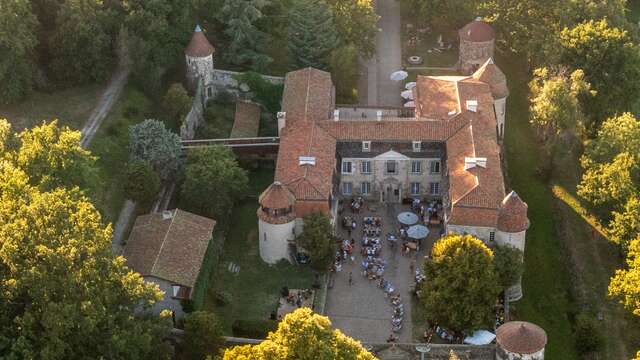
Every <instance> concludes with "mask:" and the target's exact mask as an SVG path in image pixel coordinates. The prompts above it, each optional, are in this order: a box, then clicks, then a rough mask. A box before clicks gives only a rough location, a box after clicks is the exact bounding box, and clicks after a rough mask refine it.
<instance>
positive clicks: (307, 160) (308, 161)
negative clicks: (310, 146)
mask: <svg viewBox="0 0 640 360" xmlns="http://www.w3.org/2000/svg"><path fill="white" fill-rule="evenodd" d="M299 160H300V166H303V165H311V166H316V158H315V156H300V157H299Z"/></svg>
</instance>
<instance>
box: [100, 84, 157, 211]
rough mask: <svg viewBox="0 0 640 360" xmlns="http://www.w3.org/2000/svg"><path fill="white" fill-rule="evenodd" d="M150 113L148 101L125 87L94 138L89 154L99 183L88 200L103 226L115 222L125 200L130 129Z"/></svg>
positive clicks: (128, 87) (134, 89)
mask: <svg viewBox="0 0 640 360" xmlns="http://www.w3.org/2000/svg"><path fill="white" fill-rule="evenodd" d="M151 113H152V103H151V101H150V100H149V99H148V98H147V97H146V96H145V95H144V94H143V93H142V92H141V91H140V90H138V89H137V88H135V87H134V86H133V85H127V87H125V89H124V91H123V92H122V94H121V96H120V99H119V100H118V102H117V103H116V104H115V105H114V107H113V108H112V109H111V112H110V113H109V115H108V116H107V118H106V119H105V120H104V122H103V124H102V126H101V127H100V129H99V130H98V133H97V134H96V137H95V138H94V140H93V142H92V144H91V146H90V148H89V149H90V150H91V152H92V153H93V154H94V155H96V156H97V157H98V161H97V166H98V178H99V180H98V183H97V184H95V186H93V188H92V189H91V191H90V193H91V198H92V199H93V201H94V204H95V205H96V207H97V208H98V210H100V212H101V214H102V216H103V218H104V220H105V221H106V222H115V221H116V220H117V219H118V214H119V212H120V208H121V207H122V204H123V203H124V200H125V195H124V182H125V180H126V179H125V172H124V169H125V166H126V164H127V161H128V160H129V149H128V146H129V126H130V125H133V124H136V123H138V122H140V121H142V120H144V119H145V118H146V117H148V116H150V115H151Z"/></svg>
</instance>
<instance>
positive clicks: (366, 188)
mask: <svg viewBox="0 0 640 360" xmlns="http://www.w3.org/2000/svg"><path fill="white" fill-rule="evenodd" d="M360 192H361V193H362V195H369V194H370V193H371V183H370V182H363V183H361V184H360Z"/></svg>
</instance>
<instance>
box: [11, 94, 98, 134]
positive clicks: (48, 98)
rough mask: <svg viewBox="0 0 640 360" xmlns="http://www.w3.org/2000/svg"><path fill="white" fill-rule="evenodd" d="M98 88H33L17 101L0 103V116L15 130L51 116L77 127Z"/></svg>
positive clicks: (95, 95) (87, 114)
mask: <svg viewBox="0 0 640 360" xmlns="http://www.w3.org/2000/svg"><path fill="white" fill-rule="evenodd" d="M102 90H103V85H95V84H94V85H86V86H78V87H73V88H70V89H66V90H61V91H56V92H53V93H45V92H37V91H36V92H33V93H32V94H31V95H30V96H29V97H28V98H27V99H25V100H23V101H22V102H20V103H17V104H11V105H1V106H0V118H7V119H8V120H9V122H10V123H11V125H12V126H13V128H14V130H16V131H20V130H22V129H24V128H29V127H32V126H34V125H36V124H39V123H41V122H42V121H43V120H46V121H49V120H53V119H58V120H60V123H61V124H64V125H68V126H69V127H71V128H72V129H78V130H79V129H81V128H82V126H83V124H84V123H85V121H87V119H88V118H89V115H90V114H91V111H92V110H93V108H94V107H95V105H96V104H97V102H98V100H99V99H100V95H101V94H102Z"/></svg>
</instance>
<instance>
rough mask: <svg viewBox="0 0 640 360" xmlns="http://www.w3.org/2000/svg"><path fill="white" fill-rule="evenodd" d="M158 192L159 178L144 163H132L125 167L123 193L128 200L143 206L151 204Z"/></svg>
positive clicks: (148, 165) (146, 163) (147, 164)
mask: <svg viewBox="0 0 640 360" xmlns="http://www.w3.org/2000/svg"><path fill="white" fill-rule="evenodd" d="M159 191H160V177H159V176H158V174H156V172H155V171H153V166H151V164H149V163H148V162H146V161H133V162H131V163H129V164H128V165H127V179H126V183H125V184H124V193H125V195H126V196H127V198H128V199H131V200H134V201H137V202H139V203H141V204H142V205H143V206H146V205H148V204H151V202H152V201H153V200H154V199H155V198H156V196H158V192H159Z"/></svg>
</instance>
